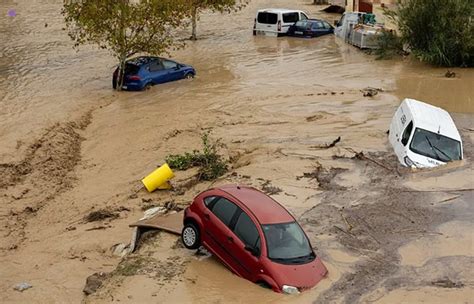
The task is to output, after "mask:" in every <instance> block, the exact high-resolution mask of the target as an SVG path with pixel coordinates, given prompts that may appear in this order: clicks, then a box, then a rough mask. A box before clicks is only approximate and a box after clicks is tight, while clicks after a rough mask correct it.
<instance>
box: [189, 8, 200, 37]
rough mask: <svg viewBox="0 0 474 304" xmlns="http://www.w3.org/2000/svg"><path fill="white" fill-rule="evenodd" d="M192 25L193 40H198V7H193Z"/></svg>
mask: <svg viewBox="0 0 474 304" xmlns="http://www.w3.org/2000/svg"><path fill="white" fill-rule="evenodd" d="M191 15H192V16H191V25H192V32H191V38H190V39H191V40H197V34H196V29H197V17H198V16H197V15H198V9H197V8H196V7H193V11H192V14H191Z"/></svg>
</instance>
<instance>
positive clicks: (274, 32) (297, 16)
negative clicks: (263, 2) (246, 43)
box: [253, 8, 308, 37]
mask: <svg viewBox="0 0 474 304" xmlns="http://www.w3.org/2000/svg"><path fill="white" fill-rule="evenodd" d="M306 19H308V15H307V14H306V13H305V12H303V11H299V10H290V9H280V8H268V9H263V10H259V11H257V15H256V16H255V20H254V24H253V34H254V35H266V36H275V37H280V36H284V35H286V33H287V32H288V29H289V28H290V26H291V25H293V24H294V23H295V22H296V21H299V20H306Z"/></svg>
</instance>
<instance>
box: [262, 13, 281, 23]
mask: <svg viewBox="0 0 474 304" xmlns="http://www.w3.org/2000/svg"><path fill="white" fill-rule="evenodd" d="M277 21H278V15H277V14H275V13H267V12H260V13H258V17H257V22H258V23H263V24H276V23H277Z"/></svg>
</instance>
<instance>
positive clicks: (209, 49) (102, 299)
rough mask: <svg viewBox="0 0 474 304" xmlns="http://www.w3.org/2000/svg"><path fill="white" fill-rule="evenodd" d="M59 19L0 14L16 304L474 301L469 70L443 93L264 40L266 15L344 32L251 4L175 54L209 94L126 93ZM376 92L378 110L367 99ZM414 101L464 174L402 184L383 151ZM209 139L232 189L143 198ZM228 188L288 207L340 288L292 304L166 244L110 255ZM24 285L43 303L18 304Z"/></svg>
mask: <svg viewBox="0 0 474 304" xmlns="http://www.w3.org/2000/svg"><path fill="white" fill-rule="evenodd" d="M307 2H310V1H307ZM61 3H62V2H61V1H46V0H44V1H41V0H39V1H34V2H32V1H26V0H25V1H15V2H13V1H3V2H2V3H0V12H4V11H5V12H6V11H7V10H8V9H9V8H10V7H11V6H13V5H14V6H15V7H16V11H17V14H18V15H17V17H14V18H10V19H5V18H1V19H0V34H1V35H2V37H5V38H4V39H2V41H3V42H4V43H2V44H0V53H1V56H0V108H1V111H0V143H1V144H0V177H1V179H0V225H1V227H2V228H1V229H0V233H1V238H0V278H1V280H0V292H1V298H2V302H4V303H26V302H27V303H66V302H72V303H80V302H85V303H110V302H120V303H155V302H156V303H186V302H189V303H191V302H192V303H209V302H210V303H254V302H255V303H393V302H410V303H418V302H425V303H445V302H447V301H449V302H450V303H468V302H469V301H471V298H472V292H473V287H474V285H473V284H474V283H473V282H474V274H473V272H472V267H471V266H472V263H473V259H474V257H473V254H474V248H473V237H472V236H473V232H474V231H473V228H474V227H473V225H472V219H473V215H474V210H473V206H472V202H473V201H474V199H473V190H472V188H474V187H473V186H474V180H473V170H474V166H473V165H472V159H473V152H472V151H473V140H474V132H473V130H474V124H473V116H472V115H473V114H472V113H474V106H473V103H472V98H473V95H472V90H471V88H470V86H471V85H470V84H471V83H472V81H473V80H474V72H473V71H472V69H454V71H455V72H456V77H455V78H449V79H448V78H445V77H444V74H445V72H446V70H445V69H440V68H433V67H427V66H425V65H423V64H420V63H418V62H416V61H414V60H412V59H409V58H408V59H394V60H390V61H376V60H375V59H374V57H372V56H370V55H366V54H364V53H363V52H360V51H359V50H358V49H356V48H353V47H351V46H348V45H345V44H343V43H342V42H341V41H338V40H337V39H336V38H335V37H332V36H326V37H322V38H318V39H311V40H308V39H291V38H279V39H274V38H265V37H254V36H252V35H251V26H252V24H253V18H254V12H255V10H256V9H258V8H264V7H270V6H272V7H288V6H291V7H295V8H300V9H303V10H305V11H307V12H309V13H310V14H311V15H313V16H318V17H321V18H326V19H328V20H333V19H337V18H338V16H336V15H328V14H325V13H321V12H320V11H319V9H320V8H321V7H316V6H313V5H309V4H307V3H306V2H305V1H297V2H291V3H290V2H288V1H284V0H278V1H267V0H255V1H252V3H251V4H250V5H249V6H248V7H247V8H245V9H244V10H242V11H241V12H238V13H236V14H232V15H225V16H222V15H219V14H211V13H209V14H204V15H203V16H202V18H201V20H200V23H199V32H198V33H199V34H200V39H199V40H198V41H196V42H188V43H187V47H186V48H185V49H183V50H179V51H175V52H173V53H172V54H171V55H172V57H173V58H174V59H176V60H178V61H180V62H184V63H189V64H192V65H194V66H195V67H196V69H197V71H198V76H197V77H196V78H195V79H193V80H189V81H188V80H186V81H178V82H174V83H169V84H164V85H160V86H157V87H154V88H152V89H151V90H149V91H146V92H138V93H128V92H123V93H116V92H113V91H112V90H111V79H110V78H111V73H112V71H113V69H114V65H115V62H114V61H113V59H112V58H111V57H110V56H109V55H108V54H107V53H106V52H103V51H98V50H96V49H94V48H92V47H84V48H82V49H81V50H80V51H79V52H76V51H74V50H72V48H71V45H72V44H71V42H70V41H69V40H68V37H67V35H66V34H65V33H64V32H62V31H61V28H62V27H63V23H62V19H61V16H60V15H59V11H60V7H61ZM2 14H3V13H2ZM5 14H6V13H5ZM229 24H231V25H232V26H228V25H229ZM366 87H374V88H380V89H383V90H382V91H380V92H378V94H377V95H375V96H373V97H364V96H363V93H362V92H361V90H363V89H364V88H366ZM405 97H414V98H419V99H421V100H424V101H426V102H430V103H433V104H435V105H439V106H442V107H444V108H446V109H447V110H449V111H450V112H452V113H453V114H452V115H453V118H454V120H455V122H456V124H457V126H458V128H459V130H460V133H461V136H462V138H463V141H464V154H465V159H464V160H463V161H460V162H455V163H451V164H449V165H446V166H443V167H440V168H437V169H432V170H416V171H412V170H409V169H406V168H402V167H401V166H400V165H398V164H397V161H396V158H395V156H394V155H393V153H392V150H391V148H390V146H389V144H388V140H387V135H386V131H387V129H388V126H389V123H390V119H391V116H392V114H393V112H394V110H395V109H396V107H397V106H398V105H399V103H400V101H401V99H403V98H405ZM208 130H210V131H211V137H212V138H214V139H219V138H220V139H221V141H222V143H223V144H225V147H224V148H222V150H221V153H222V154H223V155H225V157H226V158H228V159H229V160H230V163H229V169H230V170H229V172H228V173H227V174H226V175H224V176H223V177H222V178H220V179H218V180H217V181H214V182H196V181H195V179H194V178H193V176H194V175H195V173H196V170H194V169H191V170H188V171H185V172H182V171H178V172H176V178H175V180H174V182H175V184H176V185H177V189H176V190H175V191H160V192H155V193H151V194H150V193H147V192H146V191H145V190H144V189H143V188H142V185H141V183H140V180H141V179H142V178H143V177H144V176H146V175H147V174H148V173H149V172H151V171H152V170H153V169H154V168H156V167H157V166H159V165H160V164H162V163H163V162H164V159H165V157H166V156H167V155H169V154H177V153H183V152H186V151H191V150H193V149H198V148H200V144H201V143H200V136H201V134H202V133H203V132H205V131H208ZM338 137H340V141H338V142H337V143H336V144H335V145H334V146H332V147H329V148H327V147H326V146H328V145H330V144H331V143H332V142H334V141H335V140H336V139H337V138H338ZM226 183H242V184H248V185H252V186H254V187H256V188H258V189H261V190H262V191H265V192H267V193H269V194H270V195H272V197H274V198H275V199H277V200H278V201H280V202H281V203H282V204H283V205H284V206H286V207H287V208H288V209H289V210H290V211H291V212H292V213H293V214H294V215H295V217H296V218H297V219H298V220H299V221H300V223H301V224H302V226H303V228H304V229H305V231H306V232H307V234H308V236H309V238H310V239H311V242H312V244H313V246H314V247H315V252H316V253H317V254H318V255H320V256H321V258H322V260H323V261H324V263H325V265H326V266H327V267H328V269H329V275H328V277H327V278H326V279H325V280H323V281H322V282H321V283H320V284H318V285H317V286H316V287H315V288H314V289H312V290H309V291H307V292H304V293H302V294H301V295H298V296H284V295H281V294H276V293H273V292H271V291H269V290H266V289H263V288H260V287H258V286H256V285H254V284H252V283H250V282H248V281H245V280H243V279H240V278H238V277H237V276H235V275H233V274H232V273H230V272H229V271H228V270H227V269H226V268H225V267H224V266H222V264H220V263H219V261H218V260H217V259H215V258H214V257H212V256H209V255H208V254H206V253H203V252H200V253H198V254H196V253H195V252H191V251H188V250H186V249H184V248H182V246H181V244H180V242H179V241H178V238H177V237H176V236H172V235H169V234H167V233H164V232H159V233H152V232H149V233H147V235H146V237H145V239H144V240H142V243H141V244H140V248H139V249H138V250H137V252H135V253H133V254H130V255H128V256H126V257H121V256H120V254H117V252H116V251H115V254H114V249H116V248H117V247H118V246H117V245H120V244H127V243H128V242H129V241H130V238H131V234H132V230H131V228H129V227H128V225H129V224H130V223H132V222H135V221H136V220H138V219H139V218H140V217H141V216H142V215H143V211H144V210H146V209H148V208H150V207H153V206H165V205H166V206H168V207H169V209H172V210H179V209H181V208H184V207H185V206H187V205H189V203H190V202H191V200H192V198H193V197H194V196H195V195H196V194H198V193H199V192H200V191H203V190H205V189H207V188H209V187H212V186H214V185H219V184H226ZM94 273H102V274H101V275H97V277H98V278H99V279H97V280H95V285H96V287H98V288H97V290H96V291H95V292H94V293H92V294H90V295H88V296H85V294H84V293H83V289H84V286H85V283H86V279H87V278H88V277H89V276H91V275H92V274H94ZM20 282H28V283H29V284H31V285H32V286H33V287H32V288H30V289H28V290H25V291H23V292H19V291H16V290H14V289H13V286H14V285H16V284H18V283H20ZM99 285H100V287H99Z"/></svg>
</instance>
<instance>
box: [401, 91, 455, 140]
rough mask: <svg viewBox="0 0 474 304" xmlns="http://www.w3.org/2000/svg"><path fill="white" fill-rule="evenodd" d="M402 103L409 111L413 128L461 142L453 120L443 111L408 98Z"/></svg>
mask: <svg viewBox="0 0 474 304" xmlns="http://www.w3.org/2000/svg"><path fill="white" fill-rule="evenodd" d="M403 103H406V105H407V107H408V108H409V109H410V112H411V114H412V116H413V121H414V122H415V127H419V128H422V129H425V130H427V131H430V132H433V133H439V134H441V135H444V136H447V137H450V138H452V139H455V140H458V141H461V136H460V135H459V132H458V129H457V128H456V125H455V124H454V121H453V119H452V118H451V116H450V115H449V113H448V112H446V111H445V110H443V109H441V108H439V107H435V106H432V105H430V104H427V103H424V102H421V101H418V100H415V99H410V98H406V99H405V100H403Z"/></svg>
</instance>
